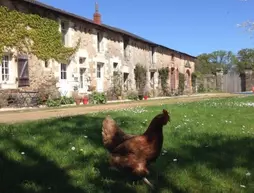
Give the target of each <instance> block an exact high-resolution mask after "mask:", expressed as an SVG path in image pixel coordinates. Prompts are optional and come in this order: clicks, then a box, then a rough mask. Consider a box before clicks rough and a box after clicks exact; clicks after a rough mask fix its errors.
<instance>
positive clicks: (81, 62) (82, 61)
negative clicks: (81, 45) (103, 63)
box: [79, 57, 86, 65]
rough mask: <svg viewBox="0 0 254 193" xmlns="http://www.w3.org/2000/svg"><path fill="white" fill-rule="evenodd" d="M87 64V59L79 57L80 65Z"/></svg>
mask: <svg viewBox="0 0 254 193" xmlns="http://www.w3.org/2000/svg"><path fill="white" fill-rule="evenodd" d="M85 62H86V58H85V57H79V64H81V65H84V64H85Z"/></svg>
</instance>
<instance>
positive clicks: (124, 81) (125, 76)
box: [123, 72, 129, 91]
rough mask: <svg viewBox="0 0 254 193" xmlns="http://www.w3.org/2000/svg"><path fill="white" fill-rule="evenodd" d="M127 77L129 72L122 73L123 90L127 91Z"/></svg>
mask: <svg viewBox="0 0 254 193" xmlns="http://www.w3.org/2000/svg"><path fill="white" fill-rule="evenodd" d="M128 77H129V73H126V72H125V73H123V83H124V85H123V86H124V90H125V91H128V90H129V84H128Z"/></svg>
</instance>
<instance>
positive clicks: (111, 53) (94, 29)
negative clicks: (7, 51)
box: [0, 0, 195, 95]
mask: <svg viewBox="0 0 254 193" xmlns="http://www.w3.org/2000/svg"><path fill="white" fill-rule="evenodd" d="M0 5H4V6H7V7H8V8H10V9H18V10H19V11H22V12H25V13H35V14H39V15H41V16H43V17H49V18H50V19H53V20H56V21H58V22H59V30H61V31H62V28H63V25H61V24H62V23H63V22H64V24H65V25H64V26H65V28H66V29H65V34H64V37H63V38H64V41H65V45H66V46H69V47H73V46H75V45H76V44H77V42H78V40H79V39H80V40H81V44H80V47H79V49H78V51H77V52H76V53H75V56H74V57H73V58H72V59H71V61H70V63H69V64H60V63H57V62H56V61H49V62H48V63H47V64H45V62H44V61H40V60H38V59H37V58H36V57H34V56H31V57H30V58H29V63H28V64H29V80H30V86H29V87H27V89H36V88H38V87H39V85H40V84H41V83H42V82H45V81H46V80H47V79H45V78H42V77H50V78H52V77H55V78H56V79H57V80H59V81H58V83H57V85H56V86H57V87H58V88H59V90H60V92H61V93H62V94H63V95H66V94H67V95H70V93H71V91H72V90H73V88H74V86H75V85H76V86H78V87H79V92H80V93H88V92H89V88H93V87H95V88H96V90H97V91H99V92H104V91H107V90H108V89H109V88H110V86H111V77H112V75H113V72H114V71H117V70H119V71H121V72H122V73H123V76H124V78H123V79H124V81H123V82H124V83H123V86H124V87H125V90H135V89H136V86H135V77H134V69H135V66H136V65H137V64H141V65H143V66H144V67H146V69H147V77H146V80H147V86H148V87H149V88H150V89H155V90H158V89H160V85H159V75H158V69H160V68H162V67H167V68H169V80H168V84H169V88H171V90H174V91H175V90H177V89H178V85H179V73H183V74H184V75H185V88H186V89H187V90H188V89H189V90H190V91H191V90H192V88H191V73H193V72H194V71H195V57H193V56H190V55H188V54H185V53H181V52H178V51H175V50H172V49H169V48H166V47H163V46H160V45H156V44H154V43H151V42H148V41H146V40H143V39H142V38H140V37H136V36H135V35H132V34H124V33H126V32H121V31H120V29H115V28H111V27H108V26H105V25H103V24H100V21H99V19H100V17H98V14H96V23H95V22H92V21H89V20H86V19H84V18H81V17H79V16H73V15H70V14H69V13H64V12H62V11H60V10H56V9H55V8H52V7H49V6H45V5H44V4H41V3H39V2H37V3H33V2H30V1H29V2H28V1H14V0H7V1H2V0H0ZM28 5H29V6H28ZM96 13H98V10H96ZM10 64H11V66H12V68H13V71H12V72H13V77H17V67H16V66H17V63H16V62H15V61H13V60H12V62H11V63H10ZM10 68H11V67H10ZM40 74H43V76H41V75H40ZM11 86H12V87H16V88H18V84H17V82H13V83H12V85H11Z"/></svg>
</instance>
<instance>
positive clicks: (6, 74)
mask: <svg viewBox="0 0 254 193" xmlns="http://www.w3.org/2000/svg"><path fill="white" fill-rule="evenodd" d="M9 78H10V66H9V56H3V59H2V81H8V80H9Z"/></svg>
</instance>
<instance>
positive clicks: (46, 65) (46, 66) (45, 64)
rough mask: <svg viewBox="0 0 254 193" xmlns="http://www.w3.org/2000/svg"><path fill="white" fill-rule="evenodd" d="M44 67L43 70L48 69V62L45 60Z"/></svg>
mask: <svg viewBox="0 0 254 193" xmlns="http://www.w3.org/2000/svg"><path fill="white" fill-rule="evenodd" d="M44 66H45V68H48V67H49V62H48V61H47V60H45V63H44Z"/></svg>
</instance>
